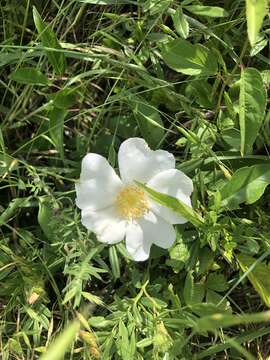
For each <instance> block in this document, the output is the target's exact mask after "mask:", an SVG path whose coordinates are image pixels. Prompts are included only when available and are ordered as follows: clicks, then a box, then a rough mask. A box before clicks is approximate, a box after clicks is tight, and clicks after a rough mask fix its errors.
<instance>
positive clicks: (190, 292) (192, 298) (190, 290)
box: [183, 272, 205, 306]
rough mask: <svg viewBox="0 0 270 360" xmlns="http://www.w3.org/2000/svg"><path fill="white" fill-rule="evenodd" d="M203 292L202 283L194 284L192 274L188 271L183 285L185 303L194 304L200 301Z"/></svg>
mask: <svg viewBox="0 0 270 360" xmlns="http://www.w3.org/2000/svg"><path fill="white" fill-rule="evenodd" d="M204 294H205V287H204V285H203V284H195V283H194V279H193V275H192V273H191V272H188V274H187V277H186V280H185V286H184V294H183V295H184V300H185V303H186V305H190V306H192V305H195V304H199V303H201V302H202V300H203V298H204Z"/></svg>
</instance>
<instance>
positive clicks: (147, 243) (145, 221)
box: [126, 212, 176, 261]
mask: <svg viewBox="0 0 270 360" xmlns="http://www.w3.org/2000/svg"><path fill="white" fill-rule="evenodd" d="M175 238H176V234H175V231H174V228H173V226H172V225H171V224H169V223H167V222H166V221H165V220H163V219H162V218H160V217H158V216H156V215H155V214H153V213H151V212H150V213H148V214H146V215H145V217H144V218H141V219H139V220H138V222H137V223H132V224H130V225H129V226H128V228H127V232H126V247H127V250H128V252H129V253H130V255H131V256H132V258H133V259H134V260H136V261H144V260H146V259H148V257H149V253H150V248H151V245H152V244H153V243H154V244H156V245H157V246H159V247H162V248H163V249H168V248H169V247H171V246H172V244H173V243H174V241H175Z"/></svg>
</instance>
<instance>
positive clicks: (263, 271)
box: [237, 254, 270, 307]
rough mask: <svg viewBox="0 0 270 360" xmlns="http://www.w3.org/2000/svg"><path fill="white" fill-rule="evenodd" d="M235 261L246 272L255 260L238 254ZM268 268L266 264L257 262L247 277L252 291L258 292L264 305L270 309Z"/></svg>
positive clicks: (269, 271) (269, 269)
mask: <svg viewBox="0 0 270 360" xmlns="http://www.w3.org/2000/svg"><path fill="white" fill-rule="evenodd" d="M237 261H238V263H239V265H240V267H241V269H242V271H244V272H246V271H248V269H249V268H250V266H252V265H253V264H254V263H255V262H256V259H254V258H253V257H251V256H248V255H245V254H239V255H238V256H237ZM269 273H270V266H269V265H266V263H263V262H258V263H257V264H256V265H255V268H254V269H253V270H251V271H248V273H247V277H248V279H249V281H250V282H251V283H252V285H253V287H254V289H255V290H256V291H257V292H258V294H259V295H260V297H261V298H262V300H263V301H264V303H265V304H266V305H267V306H268V307H270V276H269Z"/></svg>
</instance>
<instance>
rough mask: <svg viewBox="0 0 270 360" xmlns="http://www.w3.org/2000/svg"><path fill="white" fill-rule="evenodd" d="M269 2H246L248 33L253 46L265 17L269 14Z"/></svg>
mask: <svg viewBox="0 0 270 360" xmlns="http://www.w3.org/2000/svg"><path fill="white" fill-rule="evenodd" d="M267 5H268V1H267V0H246V17H247V31H248V38H249V42H250V44H251V46H254V45H255V43H256V39H257V36H258V33H259V31H260V28H261V26H262V22H263V19H264V17H265V16H266V14H267Z"/></svg>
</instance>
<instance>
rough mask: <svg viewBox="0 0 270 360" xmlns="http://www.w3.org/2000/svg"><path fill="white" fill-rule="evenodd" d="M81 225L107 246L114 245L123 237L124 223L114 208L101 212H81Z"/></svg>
mask: <svg viewBox="0 0 270 360" xmlns="http://www.w3.org/2000/svg"><path fill="white" fill-rule="evenodd" d="M82 224H83V225H84V226H85V227H86V228H87V229H88V230H90V231H93V232H94V233H95V234H96V235H97V239H98V240H99V241H101V242H104V243H107V244H115V243H117V242H119V241H121V240H123V239H124V237H125V232H126V221H125V220H122V219H121V218H119V216H118V214H117V212H116V210H115V209H114V207H112V206H111V207H108V208H105V209H102V210H98V211H93V210H88V209H87V210H82Z"/></svg>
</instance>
